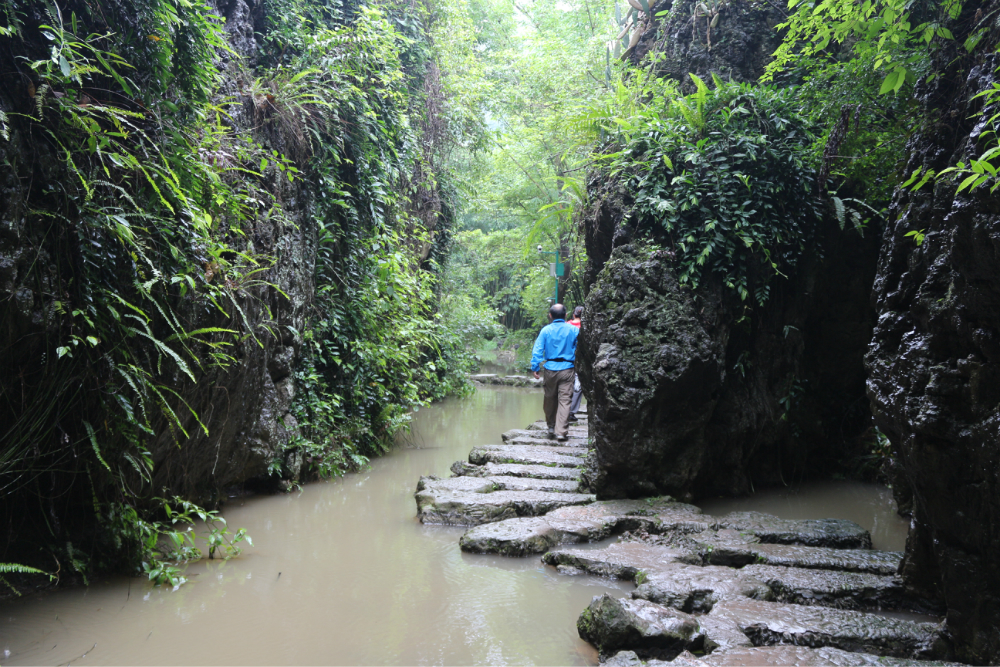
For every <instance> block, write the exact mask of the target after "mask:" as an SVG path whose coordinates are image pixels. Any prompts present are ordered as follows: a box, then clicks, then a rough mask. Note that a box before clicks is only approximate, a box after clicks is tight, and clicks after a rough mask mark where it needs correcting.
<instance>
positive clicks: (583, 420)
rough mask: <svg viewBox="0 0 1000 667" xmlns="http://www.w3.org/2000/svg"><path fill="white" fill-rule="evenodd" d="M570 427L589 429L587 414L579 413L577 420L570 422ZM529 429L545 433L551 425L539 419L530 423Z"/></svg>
mask: <svg viewBox="0 0 1000 667" xmlns="http://www.w3.org/2000/svg"><path fill="white" fill-rule="evenodd" d="M569 428H570V429H583V430H584V431H586V429H587V417H586V415H583V414H581V413H577V421H575V422H570V423H569ZM527 430H529V431H542V432H543V433H544V432H545V431H548V430H549V427H548V424H546V423H545V422H544V421H537V422H533V423H532V424H531V425H529V426H528V429H527Z"/></svg>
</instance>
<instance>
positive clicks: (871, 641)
mask: <svg viewBox="0 0 1000 667" xmlns="http://www.w3.org/2000/svg"><path fill="white" fill-rule="evenodd" d="M586 424H587V419H586V417H585V416H584V417H582V419H581V423H580V424H578V425H577V426H574V429H576V431H577V432H578V433H579V432H583V431H585V429H586ZM544 429H545V425H544V423H541V424H539V423H535V424H532V425H531V426H530V427H529V428H528V429H524V430H520V429H519V430H514V431H508V432H507V433H505V434H504V438H503V439H504V441H505V442H506V443H508V444H504V445H484V446H480V447H475V448H474V449H473V450H472V451H471V452H470V455H469V462H464V461H459V462H456V463H455V465H454V466H452V472H453V473H454V476H453V477H451V478H447V479H441V478H436V477H423V478H421V479H420V481H419V483H418V490H417V493H416V500H417V506H418V514H419V516H420V519H421V521H424V522H428V523H450V524H462V525H470V526H472V527H471V528H470V529H469V530H468V531H466V533H465V534H464V535H463V536H462V537H461V539H460V547H461V549H462V550H463V551H466V552H470V553H483V554H498V555H503V556H516V557H531V556H534V557H537V556H538V554H544V555H542V557H541V560H542V562H543V563H545V564H547V565H549V566H552V567H554V568H555V570H556V572H558V573H559V574H563V575H567V576H577V575H582V574H590V575H597V576H604V577H613V578H616V579H622V580H626V581H631V582H632V583H634V584H635V585H636V588H635V589H634V590H633V591H631V593H630V594H629V595H628V596H627V597H625V598H623V599H615V598H613V597H610V596H608V595H604V596H602V597H599V598H595V599H594V601H593V602H592V603H591V604H590V606H589V607H588V608H587V609H585V610H583V613H582V614H581V616H580V618H579V620H578V623H577V629H578V632H579V633H580V636H581V637H582V638H584V639H585V640H587V641H589V642H591V643H592V644H593V645H594V646H596V647H597V648H598V650H599V651H600V654H601V657H602V659H604V660H607V664H613V665H640V664H647V665H656V664H668V663H667V662H664V661H671V660H672V661H674V662H673V663H672V664H680V665H702V664H705V665H751V664H766V665H785V664H788V665H793V664H834V665H876V664H890V665H894V664H912V663H913V661H917V660H919V661H921V663H920V664H934V663H927V662H926V661H928V660H944V659H948V658H950V657H951V655H952V646H951V644H950V641H949V638H948V636H947V634H946V633H945V632H944V631H943V628H942V626H941V624H939V623H927V622H917V621H915V620H906V619H903V618H895V617H890V616H887V615H885V614H882V613H881V611H880V610H885V609H901V610H912V611H918V612H924V611H927V609H926V608H925V607H924V606H922V605H923V603H922V601H921V599H920V598H919V597H916V596H914V595H912V594H911V592H910V591H908V590H907V589H906V588H905V587H904V586H903V583H902V579H901V578H900V577H899V576H897V575H896V570H897V569H898V568H899V565H900V562H901V560H902V554H901V553H899V552H888V551H876V550H873V549H872V548H871V535H870V534H869V533H868V531H867V530H865V529H864V528H863V527H861V526H859V525H858V524H856V523H853V522H851V521H846V520H840V519H824V520H803V521H791V520H784V519H779V518H777V517H773V516H770V515H766V514H761V513H756V512H740V513H732V514H727V515H725V516H722V517H712V516H708V515H706V514H704V513H703V512H702V511H701V509H699V508H698V507H696V506H694V505H690V504H686V503H682V502H677V501H676V500H674V499H673V498H671V497H669V496H661V497H655V498H646V499H636V500H600V501H596V500H595V499H594V496H592V495H588V494H583V493H579V488H580V479H579V477H580V474H581V471H582V469H583V465H584V457H583V456H582V454H584V453H586V452H587V449H586V447H584V446H572V445H570V446H566V445H565V444H563V445H562V446H556V445H553V444H552V442H551V441H549V440H548V439H547V438H545V437H538V436H537V435H536V434H542V435H543V436H544ZM578 437H579V439H580V440H581V441H584V442H586V439H585V437H584V436H583V435H579V436H578ZM517 441H522V442H524V443H525V444H509V443H512V442H517ZM528 442H531V443H535V444H527V443H528ZM505 457H509V458H512V459H516V460H517V461H518V462H514V463H512V462H497V461H496V460H495V459H501V460H503V459H504V458H505ZM541 461H544V463H541ZM616 535H617V541H614V542H610V543H607V544H605V545H603V546H599V545H598V546H599V548H595V547H590V548H583V547H579V546H578V547H574V546H572V545H575V544H577V545H578V544H581V543H586V542H597V541H601V540H609V539H612V538H614V536H616ZM925 618H927V617H920V619H921V620H923V619H925ZM937 664H943V663H937Z"/></svg>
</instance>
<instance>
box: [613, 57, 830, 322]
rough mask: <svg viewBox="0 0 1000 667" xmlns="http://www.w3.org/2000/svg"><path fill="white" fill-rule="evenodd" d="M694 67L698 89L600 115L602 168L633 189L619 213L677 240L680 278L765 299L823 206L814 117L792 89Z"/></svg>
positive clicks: (668, 240) (643, 230) (672, 244)
mask: <svg viewBox="0 0 1000 667" xmlns="http://www.w3.org/2000/svg"><path fill="white" fill-rule="evenodd" d="M692 78H693V79H694V80H695V83H696V84H697V92H696V93H694V94H692V95H689V96H687V97H683V98H679V99H676V98H671V97H669V96H663V97H659V98H655V99H653V100H652V101H651V102H650V103H649V104H647V105H644V106H643V107H641V108H640V109H639V110H638V111H637V112H636V114H635V115H634V116H632V117H631V118H628V119H618V122H616V124H615V125H614V126H608V127H607V131H608V133H609V134H612V135H617V136H618V139H617V140H616V141H615V142H614V143H612V144H611V145H609V146H608V149H609V151H610V150H611V149H613V148H615V147H618V148H620V150H618V151H617V152H610V154H609V155H607V156H606V159H607V161H608V165H607V167H606V170H607V172H608V174H609V175H611V176H615V177H617V178H619V179H620V181H621V184H622V187H623V188H624V189H625V190H626V191H627V192H628V193H629V194H630V195H631V197H632V199H633V201H634V205H633V207H632V209H631V215H630V217H629V219H628V220H627V221H626V222H625V223H623V224H629V225H634V226H635V227H636V229H637V231H638V232H639V233H640V234H645V235H648V236H650V237H653V238H654V239H655V240H657V241H660V242H664V243H665V244H666V245H667V246H668V247H669V248H670V249H671V250H672V252H673V253H674V256H675V261H676V265H677V271H678V276H679V279H680V281H681V283H682V284H686V285H689V286H691V287H692V288H694V287H697V286H698V285H699V283H700V282H701V281H702V280H703V279H704V278H705V277H706V275H714V276H716V277H717V278H719V279H720V280H721V281H722V282H723V283H724V284H725V285H726V286H727V287H729V288H731V289H733V290H735V291H736V292H737V293H738V294H739V296H740V298H741V299H743V300H746V299H748V298H750V296H751V294H752V296H753V298H754V299H755V300H756V302H757V303H760V304H763V303H764V302H765V301H766V300H767V298H768V294H769V290H770V280H771V278H773V277H774V276H776V275H783V274H784V273H785V272H787V271H788V270H789V269H792V268H794V266H795V265H796V263H797V262H798V259H799V258H800V257H801V255H802V253H803V251H804V250H805V249H806V248H807V246H808V245H809V244H810V242H811V241H812V237H813V232H814V229H815V226H816V224H817V222H818V221H819V220H820V219H821V216H822V199H821V198H820V197H819V196H818V195H817V192H816V170H815V168H814V157H813V153H812V152H811V149H812V146H813V144H814V136H813V132H812V128H811V127H810V125H809V123H808V121H807V120H806V119H805V117H804V115H803V114H802V113H801V112H800V110H799V109H798V108H797V100H796V96H795V91H794V90H792V89H785V90H776V89H773V88H769V87H766V86H749V85H746V84H736V83H724V82H722V81H721V80H718V79H716V80H715V88H714V89H711V90H710V89H709V88H708V87H707V86H706V85H705V84H704V83H703V82H702V81H701V80H700V79H698V78H697V77H694V76H693V75H692ZM615 144H618V145H617V146H615Z"/></svg>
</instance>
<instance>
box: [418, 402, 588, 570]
mask: <svg viewBox="0 0 1000 667" xmlns="http://www.w3.org/2000/svg"><path fill="white" fill-rule="evenodd" d="M577 423H578V424H580V425H581V426H577V427H575V429H574V430H575V431H576V434H574V435H577V437H574V438H572V439H571V441H570V442H556V441H555V440H549V439H548V438H547V437H545V431H540V430H539V429H525V430H523V431H517V432H508V433H505V434H504V440H506V441H508V442H509V441H512V440H513V441H517V442H518V444H504V445H481V446H479V447H474V448H473V449H472V451H471V452H469V460H468V462H465V461H456V462H455V463H454V464H453V465H452V467H451V470H452V473H453V475H454V476H453V477H451V478H448V479H440V478H436V477H421V478H420V481H419V482H418V483H417V492H416V494H415V498H416V501H417V515H418V516H419V517H420V520H421V522H423V523H443V524H452V525H465V526H481V528H479V529H478V530H477V531H475V532H471V534H467V535H466V536H465V537H463V538H462V542H461V544H462V548H463V549H465V550H467V551H472V552H480V553H485V552H489V553H502V554H505V555H525V554H528V553H540V552H542V551H544V550H546V549H548V548H551V547H552V546H555V545H557V544H561V543H562V542H563V541H565V540H570V541H572V537H569V536H568V531H563V530H561V529H556V528H552V527H551V526H548V525H543V522H538V521H527V522H526V521H524V520H522V519H524V518H526V517H538V516H542V515H544V514H547V513H549V512H552V511H553V510H556V509H558V508H561V507H566V506H575V505H587V504H589V503H592V502H593V501H594V496H593V495H590V494H586V493H580V492H579V490H580V484H579V477H580V470H581V468H582V467H583V460H584V459H583V457H584V456H585V455H586V453H587V450H586V447H585V446H582V445H583V443H584V440H583V439H582V438H580V437H578V436H579V433H580V431H581V430H583V431H584V432H585V430H586V423H587V420H586V416H585V415H581V416H580V417H579V421H578V422H577ZM543 426H544V423H543ZM537 435H541V437H533V436H537ZM506 520H512V521H513V523H510V524H505V525H503V526H492V525H490V524H496V523H497V522H502V521H506ZM484 524H485V525H484ZM564 533H565V534H564ZM515 536H516V538H515Z"/></svg>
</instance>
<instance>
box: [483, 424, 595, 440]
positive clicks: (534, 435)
mask: <svg viewBox="0 0 1000 667" xmlns="http://www.w3.org/2000/svg"><path fill="white" fill-rule="evenodd" d="M566 435H568V436H569V439H570V440H582V441H584V442H586V440H587V438H588V437H589V434H588V433H587V429H586V428H580V427H576V426H571V427H570V428H569V429H568V430H567V431H566ZM500 437H501V439H503V441H504V442H511V443H513V441H514V440H516V439H519V438H526V439H528V440H530V441H532V442H539V443H541V444H545V443H552V442H555V440H550V439H549V436H548V435H547V433H546V432H545V431H540V430H538V429H521V428H515V429H512V430H510V431H505V432H504V433H502V434H500Z"/></svg>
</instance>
